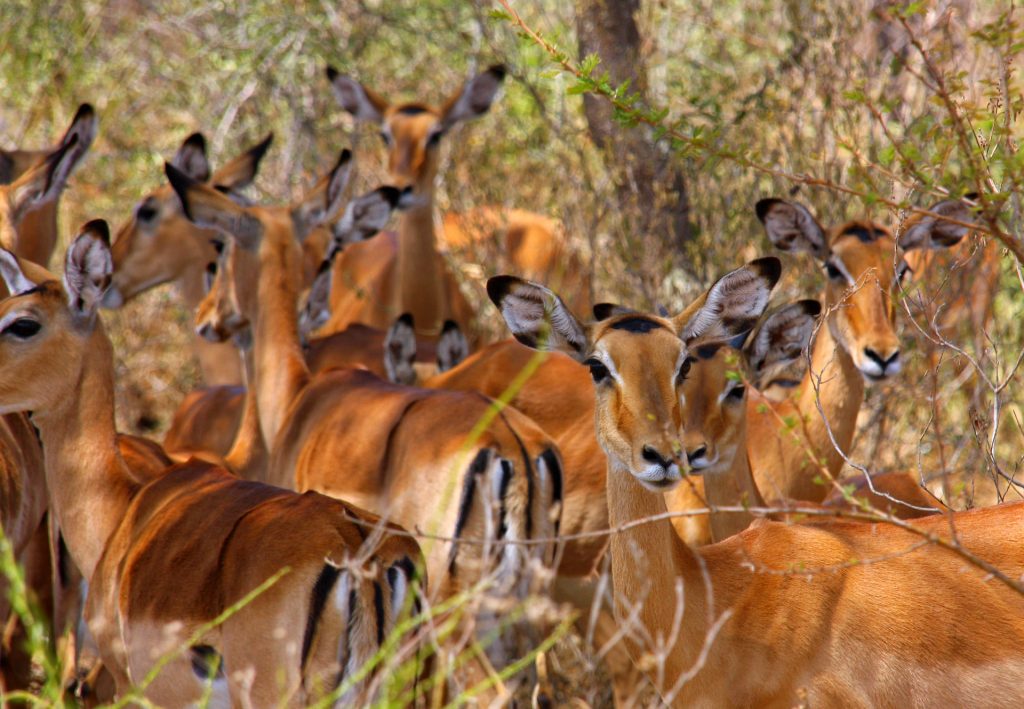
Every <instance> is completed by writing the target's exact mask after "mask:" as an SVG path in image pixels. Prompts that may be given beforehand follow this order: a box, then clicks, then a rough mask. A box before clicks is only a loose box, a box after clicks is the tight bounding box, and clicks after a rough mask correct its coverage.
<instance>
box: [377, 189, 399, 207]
mask: <svg viewBox="0 0 1024 709" xmlns="http://www.w3.org/2000/svg"><path fill="white" fill-rule="evenodd" d="M377 194H379V195H380V196H381V197H383V198H384V201H386V202H387V203H388V204H389V205H391V208H392V209H394V208H395V207H397V206H398V200H400V199H402V190H400V189H398V188H397V187H392V186H391V185H384V186H383V187H378V188H377Z"/></svg>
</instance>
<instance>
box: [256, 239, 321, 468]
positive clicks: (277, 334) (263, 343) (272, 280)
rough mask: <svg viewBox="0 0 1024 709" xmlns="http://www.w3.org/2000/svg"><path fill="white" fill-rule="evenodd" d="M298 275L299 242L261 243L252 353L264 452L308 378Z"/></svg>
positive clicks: (300, 260)
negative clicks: (301, 338) (300, 331)
mask: <svg viewBox="0 0 1024 709" xmlns="http://www.w3.org/2000/svg"><path fill="white" fill-rule="evenodd" d="M301 277H302V257H301V249H300V248H299V246H298V243H296V242H294V241H291V242H290V243H274V242H272V241H271V242H267V243H264V244H263V245H262V246H261V249H260V275H259V287H258V289H257V298H258V306H257V307H258V310H259V312H258V314H257V317H256V320H255V323H256V326H255V329H254V331H253V338H254V339H253V357H254V362H255V365H256V376H255V379H254V382H255V394H256V404H257V407H258V412H257V413H258V415H259V421H260V430H261V431H262V434H263V441H264V442H265V444H266V447H267V451H268V452H273V450H274V439H275V437H276V435H277V432H278V431H279V430H281V425H282V424H283V423H284V421H285V418H286V417H287V414H288V409H289V408H290V406H291V403H292V401H294V400H295V397H296V396H297V395H298V394H299V392H300V391H302V388H303V387H304V386H305V385H306V383H307V382H308V381H309V368H308V367H307V366H306V360H305V358H304V357H303V355H302V345H301V342H300V340H299V316H298V307H299V281H300V280H301Z"/></svg>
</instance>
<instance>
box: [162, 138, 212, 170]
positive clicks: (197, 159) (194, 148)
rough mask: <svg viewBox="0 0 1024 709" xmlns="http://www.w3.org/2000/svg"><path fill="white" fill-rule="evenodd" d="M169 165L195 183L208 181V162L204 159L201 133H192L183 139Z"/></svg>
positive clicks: (204, 152) (204, 147)
mask: <svg viewBox="0 0 1024 709" xmlns="http://www.w3.org/2000/svg"><path fill="white" fill-rule="evenodd" d="M171 164H172V165H174V167H176V168H178V170H180V171H181V172H183V173H185V174H186V175H188V176H189V177H191V178H192V179H193V180H196V181H197V182H206V181H207V180H209V179H210V161H209V160H208V159H207V157H206V138H204V137H203V134H202V133H193V134H192V135H190V136H189V137H187V138H185V142H184V143H182V144H181V147H180V148H178V152H176V153H175V154H174V157H173V158H171Z"/></svg>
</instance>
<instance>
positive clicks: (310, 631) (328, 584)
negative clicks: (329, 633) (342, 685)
mask: <svg viewBox="0 0 1024 709" xmlns="http://www.w3.org/2000/svg"><path fill="white" fill-rule="evenodd" d="M340 575H341V569H340V568H338V567H336V566H333V565H331V564H326V565H324V568H322V569H321V570H320V575H319V576H317V578H316V583H314V584H313V591H312V593H311V594H310V598H309V617H308V618H306V632H305V633H304V634H303V636H302V662H301V664H300V665H299V666H300V667H301V668H302V669H305V668H306V661H307V660H308V659H309V651H310V650H311V649H312V647H313V636H314V635H316V626H317V625H318V624H319V623H320V616H321V615H323V612H324V605H326V603H327V597H328V596H330V595H331V591H332V590H333V589H334V584H335V583H337V582H338V577H339V576H340Z"/></svg>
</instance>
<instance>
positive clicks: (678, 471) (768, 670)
mask: <svg viewBox="0 0 1024 709" xmlns="http://www.w3.org/2000/svg"><path fill="white" fill-rule="evenodd" d="M778 274H779V263H778V261H777V260H776V259H762V260H759V261H754V262H752V263H751V264H748V265H747V266H746V267H744V268H742V269H739V270H738V271H734V272H732V273H730V274H728V275H726V276H725V277H723V278H722V279H721V280H720V281H718V283H716V284H715V285H714V286H712V288H711V289H710V290H709V291H708V292H707V293H706V294H705V295H704V296H703V297H701V298H700V299H698V300H697V301H696V302H695V303H693V304H692V305H690V306H689V307H688V308H686V309H685V310H684V311H683V312H682V313H680V314H679V315H677V316H675V317H673V318H665V317H660V316H656V315H649V314H638V313H628V312H627V313H614V314H611V316H610V317H607V318H604V319H601V320H598V321H597V322H594V323H591V324H586V325H585V324H583V323H581V322H580V321H579V320H578V319H577V318H576V317H575V316H574V315H573V314H572V313H571V312H569V311H568V310H567V309H566V307H565V305H564V303H563V302H562V301H561V299H560V298H558V296H557V295H555V294H554V293H552V292H551V291H549V290H548V289H546V288H544V287H543V286H539V285H537V284H533V283H529V282H526V281H522V280H519V279H516V278H513V277H509V276H502V277H498V278H493V279H491V281H489V283H488V293H489V295H490V296H491V298H492V300H493V301H494V302H495V303H496V304H497V305H498V307H499V308H500V310H501V312H502V314H503V316H504V318H505V321H506V323H507V324H508V325H509V328H510V329H511V330H512V333H513V334H514V335H515V336H516V338H517V339H519V340H520V341H521V342H524V343H526V344H528V345H530V346H533V347H541V348H550V349H558V350H561V351H563V352H565V353H567V354H569V355H570V356H571V357H572V358H573V359H575V360H576V361H578V362H583V363H585V364H586V365H587V366H588V367H589V369H590V372H591V376H592V378H593V379H594V389H595V392H596V396H597V407H596V408H597V412H596V417H595V419H594V421H595V428H596V431H597V436H598V439H599V440H600V443H601V447H602V448H603V449H604V451H605V454H606V456H607V460H608V470H607V476H608V512H609V517H610V519H611V522H612V525H613V528H614V529H616V530H617V531H616V533H614V534H613V535H612V538H611V544H610V554H611V564H612V578H613V584H614V587H615V592H616V602H617V606H618V607H617V610H618V612H619V613H620V614H621V616H620V617H626V616H627V615H628V612H629V610H630V609H634V608H635V609H638V618H639V622H640V626H641V627H640V629H639V630H640V631H641V632H639V633H637V634H636V635H634V636H633V637H631V639H630V643H629V644H630V647H631V648H632V651H633V653H634V657H635V659H636V660H638V661H639V660H641V659H642V660H643V662H642V664H641V666H642V667H644V668H646V671H647V673H648V675H649V676H650V677H651V679H652V681H654V683H655V684H656V686H657V687H658V689H659V691H660V692H661V693H662V696H663V697H664V698H665V699H666V700H667V701H671V702H672V703H673V705H676V706H694V705H707V706H722V705H730V706H757V705H779V706H792V705H794V704H797V703H805V704H807V705H809V706H831V705H860V706H872V705H885V706H907V705H918V706H950V705H963V704H969V703H976V702H978V701H986V700H987V699H991V700H992V701H993V702H996V703H1004V702H1005V703H1007V704H1018V703H1020V701H1021V700H1022V699H1024V656H1022V655H1021V652H1020V647H1021V643H1022V642H1024V598H1022V596H1021V594H1020V593H1018V592H1017V591H1016V590H1013V589H1011V588H1009V586H1008V585H1006V584H1004V583H1002V582H1000V581H998V580H995V579H993V578H992V577H991V576H990V575H989V574H988V573H987V572H985V571H983V570H982V569H979V568H976V567H974V566H972V565H969V564H968V563H967V562H965V560H964V558H963V557H961V556H960V555H958V554H956V553H955V552H954V551H951V550H949V549H947V548H942V547H937V546H932V545H929V544H927V538H924V539H923V538H922V537H920V536H917V535H915V534H914V533H912V532H911V531H908V530H905V529H902V528H898V527H894V526H891V525H886V524H863V523H852V522H836V523H819V524H813V525H788V524H785V523H780V522H771V521H764V522H761V523H759V524H757V525H754V526H752V527H751V528H749V529H747V530H746V531H744V532H742V533H741V534H738V535H735V536H732V537H730V538H729V539H727V540H726V541H724V542H721V543H718V544H712V545H710V546H706V547H702V548H699V549H695V548H692V547H690V546H688V545H687V544H685V543H684V542H683V541H682V540H681V539H679V537H678V536H677V535H676V534H675V531H674V529H673V527H672V524H671V522H669V521H668V520H667V519H665V513H666V511H667V507H666V503H665V496H664V492H665V491H667V490H669V489H671V488H672V487H674V486H675V485H678V484H679V481H680V479H681V476H682V474H683V472H684V471H685V466H686V462H685V458H684V455H683V453H684V452H683V446H682V438H683V433H684V431H683V421H684V420H685V416H686V401H685V399H684V397H683V390H682V387H683V386H684V384H685V379H686V377H687V376H688V375H689V374H690V372H689V368H690V365H689V358H690V356H691V353H692V352H694V351H695V350H696V349H697V348H699V347H702V346H708V345H713V344H718V343H723V344H724V343H726V342H727V341H728V340H730V339H731V338H732V337H734V336H735V335H737V334H739V333H742V332H744V331H745V330H748V329H749V328H750V327H751V325H752V324H753V323H754V322H755V321H756V319H757V318H758V317H759V316H760V314H761V312H762V311H763V309H764V307H765V304H766V303H767V301H768V294H769V291H770V290H771V287H772V286H773V284H774V283H775V281H776V279H777V277H778ZM1022 515H1024V503H1019V504H1012V505H1003V506H1000V507H997V508H988V509H982V510H974V511H971V512H964V513H958V514H956V515H954V516H953V518H952V520H951V519H950V518H948V517H946V516H945V515H934V516H932V517H928V518H924V519H922V520H917V521H916V522H915V525H916V527H918V528H920V529H921V530H922V531H923V532H924V533H925V534H927V535H934V538H943V539H945V540H946V541H947V542H948V541H949V540H950V523H951V522H952V523H953V524H954V525H955V529H956V534H957V537H956V538H957V539H958V540H959V543H961V544H962V545H963V547H965V548H966V549H968V550H970V549H972V548H973V547H974V546H975V545H976V544H980V545H982V546H986V548H988V549H989V550H990V551H993V550H997V551H998V552H999V553H998V554H997V555H996V556H995V557H989V559H988V560H989V561H990V562H992V563H993V564H994V565H995V566H996V567H997V568H998V569H1000V570H1001V571H1002V572H1003V573H1004V574H1006V575H1008V576H1009V577H1010V578H1016V577H1018V576H1019V575H1020V574H1021V572H1022V571H1024V552H1022V549H1024V546H1022V543H1024V522H1022V520H1024V517H1022ZM651 518H654V519H651ZM645 520H646V521H645ZM641 521H645V522H644V523H641ZM624 525H629V526H624ZM993 539H998V542H999V543H998V544H997V545H996V544H993V543H992V542H991V540H993ZM936 608H940V609H942V618H941V619H940V618H936V617H935V615H934V613H935V610H934V609H936ZM637 636H639V637H637Z"/></svg>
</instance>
